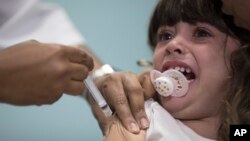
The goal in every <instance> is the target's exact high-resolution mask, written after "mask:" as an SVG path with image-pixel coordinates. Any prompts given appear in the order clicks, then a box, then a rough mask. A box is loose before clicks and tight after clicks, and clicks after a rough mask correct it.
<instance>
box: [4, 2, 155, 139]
mask: <svg viewBox="0 0 250 141" xmlns="http://www.w3.org/2000/svg"><path fill="white" fill-rule="evenodd" d="M47 1H49V2H54V3H57V4H59V5H61V6H63V7H64V9H65V10H66V11H67V13H68V14H69V16H70V18H71V19H72V21H73V23H74V24H75V26H76V28H77V29H79V31H80V32H81V33H82V34H83V35H84V37H85V38H86V40H87V45H88V46H89V47H90V48H92V50H93V52H94V53H95V54H97V56H99V57H100V58H101V59H102V60H103V61H104V62H105V63H109V64H111V65H113V66H115V67H116V68H118V69H121V70H130V71H133V72H140V71H142V70H143V68H140V67H138V66H137V65H136V61H137V60H138V59H141V58H145V59H148V60H151V51H150V49H149V47H148V45H147V28H148V22H149V18H150V16H151V13H152V10H153V8H154V6H155V4H156V2H157V0H47ZM58 24H60V23H58ZM100 140H102V134H101V131H100V129H99V127H98V125H97V122H96V121H95V119H94V117H93V115H92V113H91V111H90V108H89V106H88V104H87V103H86V102H85V100H84V99H83V98H81V97H72V96H67V95H64V96H63V97H62V98H61V99H60V100H59V101H58V102H56V103H54V104H53V105H50V106H40V107H38V106H26V107H17V106H11V105H7V104H0V141H100Z"/></svg>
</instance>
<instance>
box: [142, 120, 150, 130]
mask: <svg viewBox="0 0 250 141" xmlns="http://www.w3.org/2000/svg"><path fill="white" fill-rule="evenodd" d="M141 126H142V128H143V129H146V128H148V127H149V122H148V120H147V119H146V118H142V119H141Z"/></svg>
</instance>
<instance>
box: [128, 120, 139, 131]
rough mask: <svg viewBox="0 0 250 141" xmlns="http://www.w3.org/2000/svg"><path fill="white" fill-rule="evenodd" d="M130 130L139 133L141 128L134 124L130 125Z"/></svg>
mask: <svg viewBox="0 0 250 141" xmlns="http://www.w3.org/2000/svg"><path fill="white" fill-rule="evenodd" d="M130 129H131V131H132V132H139V130H140V129H139V127H138V125H137V124H135V123H134V122H132V123H130Z"/></svg>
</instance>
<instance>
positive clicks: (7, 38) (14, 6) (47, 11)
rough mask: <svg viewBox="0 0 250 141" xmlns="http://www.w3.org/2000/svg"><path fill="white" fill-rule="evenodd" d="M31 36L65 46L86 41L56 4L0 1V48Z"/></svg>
mask: <svg viewBox="0 0 250 141" xmlns="http://www.w3.org/2000/svg"><path fill="white" fill-rule="evenodd" d="M30 39H35V40H38V41H40V42H44V43H60V44H65V45H72V44H83V43H84V42H85V40H84V38H83V37H82V36H81V34H80V33H79V32H78V31H77V30H76V29H75V28H74V26H73V24H72V23H71V22H70V20H69V18H68V17H67V15H66V14H65V12H64V11H63V9H61V8H60V7H58V6H56V5H52V4H48V3H44V2H41V1H39V0H0V49H2V48H5V47H8V46H10V45H13V44H16V43H19V42H23V41H26V40H30Z"/></svg>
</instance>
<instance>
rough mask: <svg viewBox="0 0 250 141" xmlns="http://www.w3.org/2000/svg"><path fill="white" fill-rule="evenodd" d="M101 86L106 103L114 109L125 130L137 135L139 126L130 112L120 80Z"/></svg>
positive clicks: (107, 82)
mask: <svg viewBox="0 0 250 141" xmlns="http://www.w3.org/2000/svg"><path fill="white" fill-rule="evenodd" d="M111 79H112V78H111ZM103 84H104V85H103V86H102V88H101V92H102V93H103V94H104V97H105V99H106V100H107V101H108V103H109V104H110V103H111V106H112V107H114V109H115V111H116V114H117V116H118V117H119V119H120V120H121V122H122V123H123V125H124V126H125V128H126V129H128V130H129V131H130V132H132V133H139V131H140V130H139V126H138V124H137V122H136V120H135V119H134V117H133V115H132V113H131V111H130V107H129V105H128V100H127V97H126V95H125V92H124V89H123V86H122V82H121V80H120V81H117V80H116V81H113V80H111V81H109V80H106V81H105V82H104V83H103Z"/></svg>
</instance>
